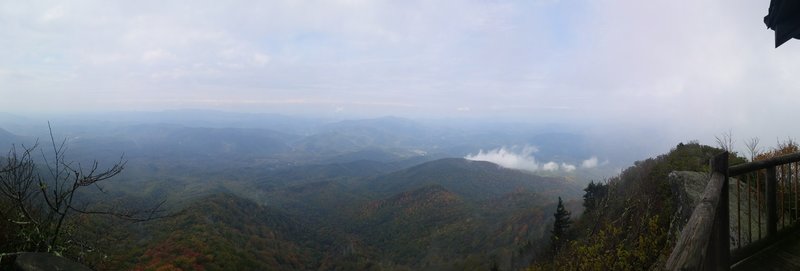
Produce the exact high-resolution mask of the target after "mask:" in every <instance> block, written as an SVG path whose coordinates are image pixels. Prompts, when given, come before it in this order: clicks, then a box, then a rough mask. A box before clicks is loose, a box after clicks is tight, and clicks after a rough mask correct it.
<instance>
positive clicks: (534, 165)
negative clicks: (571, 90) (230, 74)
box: [0, 110, 647, 270]
mask: <svg viewBox="0 0 800 271" xmlns="http://www.w3.org/2000/svg"><path fill="white" fill-rule="evenodd" d="M101 119H103V120H101ZM48 120H49V121H50V124H51V127H52V128H53V134H54V138H55V139H56V140H57V142H60V141H59V140H61V139H65V140H66V141H65V142H66V144H67V146H68V153H67V156H68V157H69V158H70V159H74V160H75V161H77V162H82V163H88V162H90V161H91V160H95V159H96V160H99V161H100V162H101V166H102V165H107V164H109V163H113V162H115V161H118V160H119V159H120V156H121V155H123V154H124V158H123V159H124V160H126V161H127V165H126V169H125V170H124V171H123V173H122V174H121V175H120V176H118V177H116V178H115V179H114V181H113V182H108V183H107V184H104V185H103V192H99V191H89V192H84V193H82V194H81V197H82V198H85V199H88V198H93V199H100V201H99V202H100V203H99V204H106V203H107V202H117V201H120V200H122V201H125V202H128V203H129V204H133V205H137V204H145V203H147V202H153V201H157V200H161V199H166V200H167V208H168V209H169V210H170V211H171V212H174V213H175V214H176V215H175V216H172V217H169V218H165V219H162V220H159V221H155V222H152V223H149V224H147V225H145V226H144V228H141V227H134V229H136V230H135V231H134V234H132V235H124V236H123V237H118V238H120V239H116V241H114V242H113V243H115V244H116V245H115V246H111V247H109V248H107V249H106V250H105V251H109V253H111V254H113V255H114V256H113V257H112V258H111V259H110V260H95V261H90V262H92V263H93V264H94V265H95V266H96V267H97V268H101V269H117V268H143V267H153V268H157V267H164V266H166V265H169V264H176V263H178V262H181V260H180V259H183V258H180V257H194V258H192V259H194V261H195V264H200V265H198V266H206V267H209V268H211V269H214V268H213V267H215V266H216V267H217V268H223V269H226V268H244V269H251V268H266V267H270V268H273V267H274V268H277V269H286V270H291V269H337V268H340V269H342V268H343V269H348V270H351V269H371V268H373V269H374V268H378V267H381V268H388V269H396V268H401V269H402V268H411V269H419V268H423V269H456V270H460V269H469V268H477V269H485V268H488V267H489V266H488V265H489V264H491V263H492V261H498V259H499V260H500V262H501V265H502V266H505V267H511V266H512V265H515V264H516V265H520V266H524V265H525V264H526V260H525V259H528V261H529V258H527V257H529V256H521V255H523V254H520V253H519V252H518V251H517V250H518V249H523V248H530V247H531V245H530V244H531V242H533V243H537V242H538V240H542V238H544V237H545V236H546V234H545V233H546V232H547V231H548V230H547V227H548V225H550V224H551V223H552V215H551V214H552V211H553V210H554V208H555V202H556V199H557V198H558V197H563V198H564V199H567V201H568V205H569V206H571V207H572V208H573V209H574V210H576V214H577V212H579V210H580V208H579V207H578V206H579V204H578V201H574V200H573V199H577V198H578V197H579V196H580V195H581V189H582V188H583V187H584V186H585V183H586V182H588V181H589V180H592V179H594V180H601V179H604V178H606V177H609V176H613V175H614V174H616V173H617V172H618V171H619V168H621V167H623V166H625V165H629V164H630V163H631V162H632V161H633V160H634V159H641V157H646V156H647V154H646V153H644V152H645V151H644V150H645V149H646V148H640V147H636V148H631V149H628V148H625V147H620V146H636V145H637V144H636V142H637V141H636V140H634V139H632V138H626V137H625V135H624V134H623V135H620V136H619V137H615V138H606V137H600V136H598V135H597V134H595V133H591V132H583V130H582V129H581V127H568V126H559V125H529V124H521V123H483V124H481V123H474V122H463V123H459V122H457V121H441V120H439V121H437V120H410V119H404V118H397V117H382V118H375V119H354V120H331V119H322V118H318V119H311V118H301V117H289V116H282V115H266V114H264V115H261V114H237V113H226V112H216V111H200V110H191V111H165V112H129V113H110V114H107V115H103V116H92V115H61V116H54V117H52V118H51V119H40V118H37V117H25V118H23V117H17V116H14V115H2V117H1V118H0V128H2V130H0V146H4V147H9V146H11V144H17V145H19V144H25V145H26V146H31V144H33V143H34V142H36V140H37V138H38V140H39V144H40V145H43V146H44V147H47V145H44V144H49V141H48V140H49V134H48V130H47V121H48ZM465 158H466V159H465ZM37 159H39V158H37ZM179 225H196V226H194V227H191V228H186V229H181V228H180V227H181V226H179ZM237 240H238V241H237ZM105 241H108V242H111V241H109V240H105ZM100 243H102V242H100ZM99 246H102V244H100V245H99ZM123 251H129V252H126V253H123ZM192 255H194V256H192ZM203 255H205V256H203ZM208 255H216V256H213V257H212V256H208ZM209 257H210V258H209ZM220 257H222V258H225V257H228V258H225V259H227V260H225V261H221V260H219V259H221V258H220ZM215 259H216V260H215ZM492 259H494V260H492ZM226 261H227V262H228V263H227V264H225V263H226Z"/></svg>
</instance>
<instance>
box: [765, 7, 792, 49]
mask: <svg viewBox="0 0 800 271" xmlns="http://www.w3.org/2000/svg"><path fill="white" fill-rule="evenodd" d="M764 23H765V24H767V28H769V29H772V30H775V48H778V46H781V44H783V43H784V42H787V41H788V40H790V39H792V38H795V39H800V1H798V0H771V1H770V3H769V13H768V14H767V16H764Z"/></svg>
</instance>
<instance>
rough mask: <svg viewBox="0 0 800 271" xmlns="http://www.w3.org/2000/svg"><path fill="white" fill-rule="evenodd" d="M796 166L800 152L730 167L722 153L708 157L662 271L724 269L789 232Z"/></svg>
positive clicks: (799, 199) (798, 185)
mask: <svg viewBox="0 0 800 271" xmlns="http://www.w3.org/2000/svg"><path fill="white" fill-rule="evenodd" d="M798 162H800V153H794V154H789V155H784V156H779V157H775V158H772V159H769V160H764V161H757V162H750V163H745V164H740V165H736V166H732V167H728V153H727V152H725V153H722V154H719V155H717V156H715V157H714V158H712V159H711V176H710V179H709V182H708V185H707V186H706V188H705V191H704V192H703V198H702V199H701V200H700V203H699V204H698V205H697V206H696V207H695V209H694V212H693V213H692V216H691V217H690V218H689V222H687V223H686V226H685V227H684V228H683V231H682V232H681V236H680V237H679V238H678V241H677V243H676V245H675V248H674V249H673V251H672V253H671V254H670V257H669V259H668V260H667V263H666V266H665V268H666V269H667V270H728V269H730V266H731V264H732V263H736V262H739V261H741V260H743V259H745V258H747V257H749V256H751V255H753V254H755V253H756V252H758V251H761V250H762V249H764V248H766V247H767V246H769V245H770V244H773V243H775V242H776V241H777V240H780V237H782V236H783V235H786V234H789V233H791V232H793V231H794V230H795V229H796V228H797V225H798V224H800V223H798V222H800V211H798V210H799V209H800V196H798V195H799V194H800V193H798V192H800V179H799V178H798V173H800V167H798V166H800V163H798ZM729 177H730V178H729ZM729 186H732V188H729ZM730 189H733V190H731V191H729V190H730ZM731 195H732V196H731ZM731 206H733V207H731ZM732 218H734V219H732Z"/></svg>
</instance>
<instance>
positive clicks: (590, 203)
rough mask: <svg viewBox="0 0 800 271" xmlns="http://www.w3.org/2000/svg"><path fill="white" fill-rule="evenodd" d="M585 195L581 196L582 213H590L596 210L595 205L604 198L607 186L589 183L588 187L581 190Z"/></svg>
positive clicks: (599, 183)
mask: <svg viewBox="0 0 800 271" xmlns="http://www.w3.org/2000/svg"><path fill="white" fill-rule="evenodd" d="M583 191H584V192H586V193H585V194H583V207H585V210H584V211H583V212H584V213H591V212H592V211H594V209H596V208H597V205H598V204H599V203H600V201H601V200H602V199H603V198H605V197H606V194H607V192H608V185H606V184H603V183H601V182H597V183H595V182H594V181H591V182H589V185H588V186H586V188H584V189H583Z"/></svg>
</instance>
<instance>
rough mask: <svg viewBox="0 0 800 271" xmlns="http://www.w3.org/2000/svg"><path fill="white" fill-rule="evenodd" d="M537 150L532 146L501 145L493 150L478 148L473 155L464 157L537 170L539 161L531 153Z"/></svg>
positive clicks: (507, 166)
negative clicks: (510, 146)
mask: <svg viewBox="0 0 800 271" xmlns="http://www.w3.org/2000/svg"><path fill="white" fill-rule="evenodd" d="M536 151H538V149H536V147H534V146H524V147H522V148H513V147H512V148H506V147H501V148H497V149H494V150H490V151H486V152H484V151H483V150H480V151H479V152H478V153H477V154H475V155H472V154H470V155H467V156H466V157H464V159H467V160H474V161H488V162H492V163H495V164H498V165H500V166H502V167H506V168H513V169H522V170H527V171H537V170H539V163H538V162H536V158H534V157H533V153H534V152H536Z"/></svg>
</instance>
